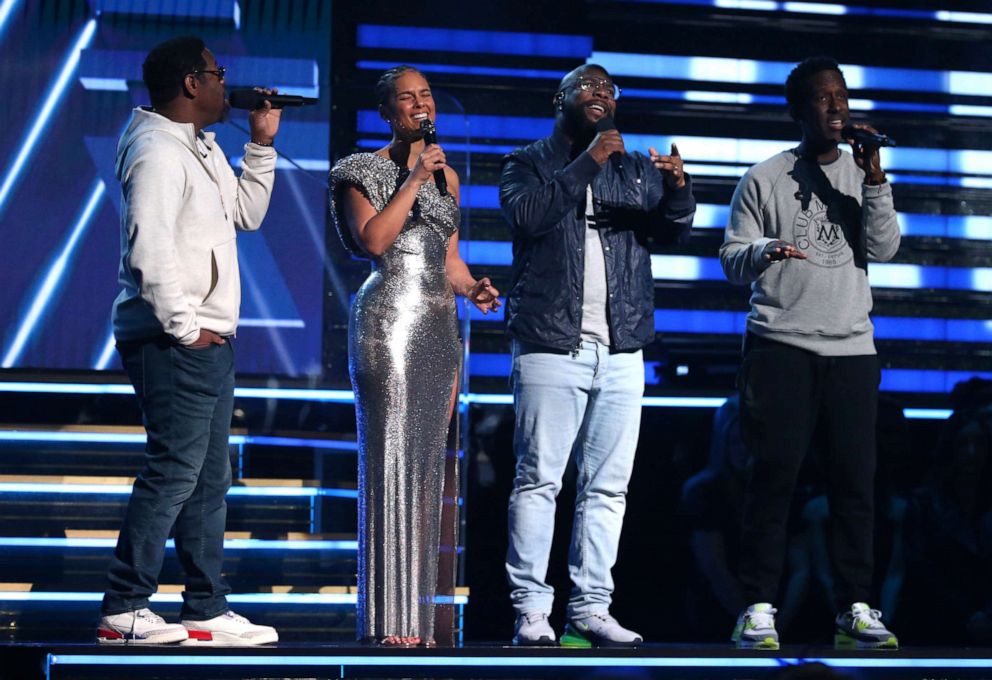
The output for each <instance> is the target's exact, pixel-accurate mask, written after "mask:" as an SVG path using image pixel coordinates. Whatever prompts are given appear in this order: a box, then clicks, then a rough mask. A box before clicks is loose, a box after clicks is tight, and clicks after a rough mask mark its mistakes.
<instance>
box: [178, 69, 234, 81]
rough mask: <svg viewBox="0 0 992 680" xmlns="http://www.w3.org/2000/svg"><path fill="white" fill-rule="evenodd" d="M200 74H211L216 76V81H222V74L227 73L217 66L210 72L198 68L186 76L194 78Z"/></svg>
mask: <svg viewBox="0 0 992 680" xmlns="http://www.w3.org/2000/svg"><path fill="white" fill-rule="evenodd" d="M201 73H213V74H214V75H215V76H217V80H224V74H225V73H227V69H226V68H224V67H223V66H218V67H217V68H216V69H214V70H213V71H211V70H210V69H205V68H202V69H201V68H198V69H194V70H192V71H190V72H189V73H187V74H186V75H194V76H196V75H199V74H201Z"/></svg>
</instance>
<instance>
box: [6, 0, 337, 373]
mask: <svg viewBox="0 0 992 680" xmlns="http://www.w3.org/2000/svg"><path fill="white" fill-rule="evenodd" d="M245 4H246V3H239V2H236V0H224V1H218V2H209V3H196V2H183V3H162V2H153V1H152V0H148V1H147V2H136V1H134V0H129V1H127V2H123V1H118V2H112V1H110V0H90V2H82V3H80V2H75V3H69V2H28V1H27V0H3V1H2V2H0V61H2V63H3V68H2V69H0V87H3V89H4V90H5V91H7V92H16V93H18V94H17V96H16V97H8V98H6V101H4V102H3V103H2V104H0V271H3V282H4V285H3V288H2V292H0V366H2V368H12V369H58V370H76V369H110V370H116V369H119V368H120V364H119V361H118V359H117V355H116V352H115V351H114V349H113V340H112V337H111V326H110V314H111V306H112V303H113V300H114V298H115V297H116V295H117V293H118V291H119V288H118V284H117V270H118V266H119V258H120V235H119V233H120V222H119V209H120V185H119V183H118V182H117V180H116V178H115V177H114V169H113V163H114V156H115V150H116V145H117V139H118V137H119V135H120V133H121V131H122V129H123V127H124V125H125V123H126V121H127V119H128V117H129V115H130V111H131V109H132V108H133V107H135V106H138V105H145V104H147V103H148V100H147V93H146V92H145V89H144V86H143V84H142V82H141V63H142V61H143V59H144V56H145V54H146V53H147V51H148V50H149V49H150V48H151V47H152V46H154V45H155V44H156V43H158V42H160V41H162V40H165V39H167V38H169V37H173V36H176V35H190V34H192V35H199V36H200V37H202V38H203V39H204V40H205V41H206V43H207V46H208V47H209V48H210V49H211V50H212V51H213V52H214V54H215V55H216V58H217V62H218V63H219V64H221V65H223V66H225V67H226V68H227V69H228V71H227V77H226V79H225V81H226V85H227V87H228V88H231V87H243V86H249V85H267V86H271V87H278V88H279V89H280V91H282V92H287V93H295V94H301V95H306V96H311V97H320V98H321V103H320V104H319V105H318V106H315V107H309V108H307V109H297V110H288V111H287V112H286V115H285V116H284V118H283V125H282V127H281V129H280V132H279V136H278V138H277V143H276V146H277V148H278V149H279V150H280V151H281V152H283V153H284V154H286V155H287V156H289V157H291V158H292V159H293V160H295V161H296V162H297V163H298V164H299V165H300V166H302V169H298V168H296V167H294V166H292V165H290V164H288V163H287V162H285V161H280V163H279V168H278V170H277V173H276V182H275V189H274V192H273V196H272V202H271V205H270V208H269V213H268V216H267V218H266V220H265V222H264V223H263V225H262V229H261V231H259V232H256V233H250V234H244V233H242V234H239V238H238V253H239V262H240V264H241V273H242V307H241V325H240V329H239V331H238V337H237V340H236V343H237V344H238V346H239V351H238V352H237V361H238V370H239V371H241V372H243V373H260V374H280V375H288V376H302V375H308V374H316V373H319V371H320V357H321V333H322V316H323V307H322V299H323V295H322V293H323V285H324V253H325V247H324V238H325V223H326V219H325V215H324V212H325V210H326V189H325V187H326V171H327V168H328V166H329V164H328V149H329V134H330V123H329V117H330V104H329V99H328V94H329V92H328V87H327V84H328V82H329V81H328V79H329V74H328V71H329V60H330V56H329V54H330V52H329V35H330V8H329V6H325V5H323V4H322V3H310V4H308V3H281V7H279V8H275V9H274V10H273V9H270V12H274V13H275V16H270V17H268V18H267V19H268V20H267V21H263V20H261V18H260V17H258V16H256V15H257V14H258V11H254V12H247V11H245V9H246V8H245V7H243V6H242V5H245ZM255 7H256V10H257V4H256V5H255ZM279 12H284V13H285V17H283V18H284V19H285V20H279V19H280V17H279V16H278V13H279ZM273 19H276V20H274V21H273ZM263 36H264V39H263ZM239 127H240V128H242V129H239ZM211 129H212V130H213V131H215V132H216V133H217V139H218V141H219V143H220V145H221V147H222V148H223V149H224V151H225V153H226V154H227V155H228V157H229V159H230V161H231V163H232V165H233V166H234V167H235V168H236V169H237V167H238V162H239V160H240V157H241V155H242V154H243V146H244V144H245V142H246V141H247V140H248V135H247V133H246V132H245V131H243V130H246V129H247V115H246V114H245V112H237V111H235V112H233V113H232V116H231V120H230V122H228V123H222V124H218V125H216V126H214V127H213V128H211Z"/></svg>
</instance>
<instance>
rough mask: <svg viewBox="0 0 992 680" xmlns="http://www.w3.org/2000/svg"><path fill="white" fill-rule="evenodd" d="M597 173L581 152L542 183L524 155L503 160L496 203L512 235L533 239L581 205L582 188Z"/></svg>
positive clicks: (597, 166) (591, 161) (595, 163)
mask: <svg viewBox="0 0 992 680" xmlns="http://www.w3.org/2000/svg"><path fill="white" fill-rule="evenodd" d="M599 171H600V167H599V163H597V162H596V161H595V160H594V159H593V157H592V156H590V155H589V153H588V152H586V151H583V152H582V153H580V154H579V155H578V156H577V157H576V159H575V160H574V161H572V162H571V163H569V164H568V165H566V166H565V167H564V168H562V169H561V170H558V171H557V172H555V173H554V175H552V177H551V179H549V180H548V181H547V182H545V181H543V180H542V179H541V177H540V175H538V173H537V170H536V169H535V168H534V166H533V164H532V163H531V162H530V160H529V159H527V158H526V157H525V156H524V154H522V153H519V152H517V153H513V154H510V155H509V156H507V157H506V159H505V160H504V162H503V172H502V174H501V175H500V180H499V202H500V206H501V207H502V209H503V215H504V216H505V217H506V220H507V221H508V222H509V223H510V227H511V228H512V229H513V232H514V234H515V235H519V236H522V237H524V238H537V237H539V236H543V235H544V234H546V233H548V232H550V231H553V230H554V229H555V227H557V226H558V224H559V223H560V222H561V220H562V219H563V218H564V217H565V215H566V214H568V212H569V211H570V210H575V206H576V205H578V204H579V203H580V202H581V201H582V198H583V196H584V195H585V191H586V186H588V185H589V183H590V182H592V180H593V178H594V177H595V176H596V175H598V174H599Z"/></svg>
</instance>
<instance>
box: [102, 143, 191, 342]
mask: <svg viewBox="0 0 992 680" xmlns="http://www.w3.org/2000/svg"><path fill="white" fill-rule="evenodd" d="M171 152H172V150H171V149H168V148H167V147H164V146H161V145H160V146H158V147H156V148H155V155H154V157H150V154H144V155H141V154H139V155H138V157H137V158H136V160H135V161H134V162H133V163H132V164H131V165H130V167H129V168H127V169H126V171H125V173H124V175H122V182H121V187H122V190H123V192H124V196H123V198H124V200H123V205H124V206H125V207H126V213H125V215H124V221H125V228H126V230H127V238H128V241H129V249H128V256H127V261H126V265H127V266H128V267H129V268H130V270H131V273H132V275H133V277H134V281H135V282H136V283H137V284H138V289H139V293H140V295H141V299H142V300H144V301H145V302H146V303H148V306H149V307H151V310H152V313H153V314H154V315H155V318H156V319H158V321H159V323H160V324H161V325H162V329H163V330H164V331H165V332H166V333H167V334H168V335H170V336H172V337H173V338H175V339H176V340H178V341H179V342H180V343H181V344H184V345H190V344H192V343H193V342H195V341H196V339H197V338H198V337H199V335H200V328H199V325H198V324H197V318H196V310H195V309H193V307H192V306H191V305H190V304H189V303H188V302H187V300H186V295H185V294H184V292H183V287H182V284H181V283H180V276H179V271H180V266H179V256H178V253H177V251H176V236H175V232H176V220H177V219H178V216H179V211H180V206H182V205H183V201H184V198H183V195H184V193H185V183H186V177H185V173H184V172H182V168H183V167H184V166H183V164H182V162H181V159H180V158H179V157H178V155H177V156H176V157H175V158H168V156H169V155H171ZM177 169H179V171H177Z"/></svg>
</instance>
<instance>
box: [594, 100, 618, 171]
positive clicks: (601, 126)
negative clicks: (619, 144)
mask: <svg viewBox="0 0 992 680" xmlns="http://www.w3.org/2000/svg"><path fill="white" fill-rule="evenodd" d="M616 129H617V124H616V123H614V122H613V116H611V115H609V114H606V115H605V116H603V117H602V118H600V119H599V120H597V121H596V132H606V131H607V130H616ZM610 161H612V162H613V164H614V165H615V166H616V167H617V172H618V173H620V175H623V154H622V153H620V152H619V151H614V152H613V153H611V154H610Z"/></svg>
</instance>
